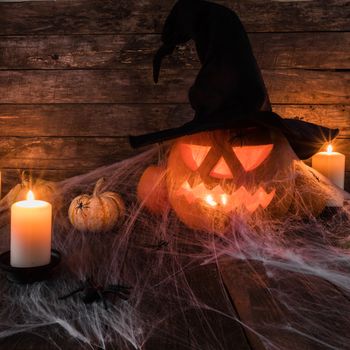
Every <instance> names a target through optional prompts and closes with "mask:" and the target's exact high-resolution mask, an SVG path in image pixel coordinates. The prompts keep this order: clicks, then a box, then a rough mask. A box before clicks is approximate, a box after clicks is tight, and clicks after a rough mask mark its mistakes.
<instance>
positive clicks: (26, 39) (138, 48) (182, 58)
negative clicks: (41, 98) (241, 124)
mask: <svg viewBox="0 0 350 350" xmlns="http://www.w3.org/2000/svg"><path fill="white" fill-rule="evenodd" d="M250 40H251V43H252V47H253V51H254V53H255V56H256V58H257V61H258V64H259V66H260V67H261V68H264V69H280V68H304V69H349V68H350V33H268V34H267V33H253V34H250ZM159 45H160V35H154V34H148V35H138V34H135V35H121V34H117V35H54V36H49V35H23V36H3V37H0V52H1V55H0V69H91V68H93V69H103V68H108V69H123V68H124V69H131V68H134V67H136V68H147V69H151V65H152V60H153V55H154V53H155V50H156V49H157V47H158V46H159ZM166 66H167V67H168V68H177V69H179V68H196V69H199V62H198V59H197V53H196V50H195V48H194V45H193V43H191V44H188V45H183V46H181V47H179V48H178V49H177V50H176V52H175V53H174V54H173V55H171V56H170V57H168V58H167V60H166Z"/></svg>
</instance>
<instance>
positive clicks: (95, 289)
mask: <svg viewBox="0 0 350 350" xmlns="http://www.w3.org/2000/svg"><path fill="white" fill-rule="evenodd" d="M130 289H131V287H127V286H123V285H120V284H109V285H107V286H106V287H103V286H102V285H99V284H96V283H94V282H93V280H92V279H91V278H87V279H86V280H85V281H82V285H81V286H80V287H79V288H77V289H75V290H73V291H72V292H70V293H69V294H66V295H64V296H62V297H59V300H64V299H67V298H69V297H71V296H73V295H75V294H77V293H80V292H81V293H82V295H81V300H82V301H83V302H84V304H92V303H94V302H97V301H102V303H103V306H104V308H105V309H106V310H108V307H107V301H106V298H105V296H106V295H108V294H114V295H116V296H118V297H119V298H120V299H123V300H127V299H128V298H129V295H130Z"/></svg>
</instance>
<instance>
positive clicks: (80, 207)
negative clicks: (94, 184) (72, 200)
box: [74, 200, 90, 215]
mask: <svg viewBox="0 0 350 350" xmlns="http://www.w3.org/2000/svg"><path fill="white" fill-rule="evenodd" d="M87 208H90V201H89V200H87V201H85V202H84V201H83V200H79V202H78V204H77V205H76V207H75V208H74V209H75V213H77V212H78V211H80V210H83V209H87ZM83 215H86V214H85V212H83Z"/></svg>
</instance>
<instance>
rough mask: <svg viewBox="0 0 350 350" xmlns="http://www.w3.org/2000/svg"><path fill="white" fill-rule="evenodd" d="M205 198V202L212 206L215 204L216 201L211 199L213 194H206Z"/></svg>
mask: <svg viewBox="0 0 350 350" xmlns="http://www.w3.org/2000/svg"><path fill="white" fill-rule="evenodd" d="M205 200H206V202H207V203H208V204H209V205H210V206H212V207H215V206H216V205H217V203H216V202H215V201H214V199H213V196H212V195H211V194H208V195H207V196H206V197H205Z"/></svg>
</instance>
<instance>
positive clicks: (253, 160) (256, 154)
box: [233, 144, 273, 171]
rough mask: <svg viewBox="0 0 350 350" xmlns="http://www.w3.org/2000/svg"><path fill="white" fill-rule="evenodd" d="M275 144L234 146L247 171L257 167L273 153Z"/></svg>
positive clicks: (234, 150)
mask: <svg viewBox="0 0 350 350" xmlns="http://www.w3.org/2000/svg"><path fill="white" fill-rule="evenodd" d="M272 149H273V145H272V144H271V145H260V146H243V147H233V152H235V154H236V157H237V158H238V160H239V161H240V163H241V164H242V166H243V168H244V170H245V171H251V170H253V169H255V168H257V167H258V166H259V165H260V164H261V163H262V162H263V161H264V160H265V159H266V158H267V157H268V156H269V154H270V153H271V151H272Z"/></svg>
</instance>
